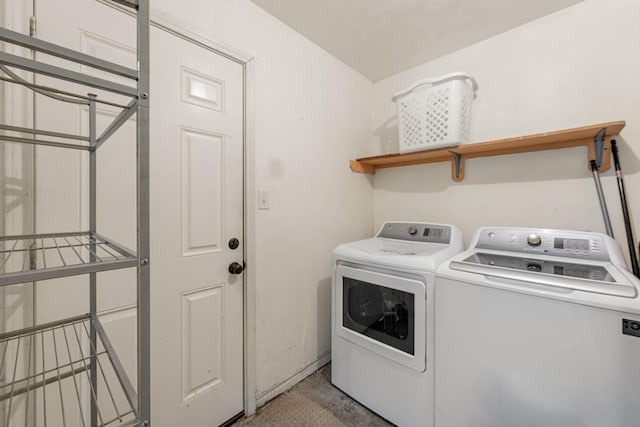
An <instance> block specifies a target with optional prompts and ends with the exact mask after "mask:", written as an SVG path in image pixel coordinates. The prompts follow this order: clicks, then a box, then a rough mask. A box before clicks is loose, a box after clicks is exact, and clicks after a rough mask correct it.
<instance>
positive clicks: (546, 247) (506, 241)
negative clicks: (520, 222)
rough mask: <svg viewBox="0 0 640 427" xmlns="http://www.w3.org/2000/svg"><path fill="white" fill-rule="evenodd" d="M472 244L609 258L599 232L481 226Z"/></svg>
mask: <svg viewBox="0 0 640 427" xmlns="http://www.w3.org/2000/svg"><path fill="white" fill-rule="evenodd" d="M475 237H476V240H475V242H472V246H473V247H475V248H478V249H493V250H498V251H506V252H517V253H530V254H541V255H553V256H560V257H568V258H578V259H591V260H601V261H609V260H610V254H609V252H608V249H607V245H606V244H605V241H604V237H606V236H603V235H602V234H600V233H590V232H586V231H585V232H579V231H564V230H547V229H516V228H513V229H512V228H491V227H485V228H481V229H480V230H478V231H477V232H476V235H475Z"/></svg>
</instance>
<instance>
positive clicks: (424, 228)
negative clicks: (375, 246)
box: [376, 222, 451, 244]
mask: <svg viewBox="0 0 640 427" xmlns="http://www.w3.org/2000/svg"><path fill="white" fill-rule="evenodd" d="M376 237H383V238H386V239H396V240H408V241H411V242H427V243H443V244H449V242H450V240H451V227H449V226H446V225H441V224H427V223H410V222H385V223H384V224H383V225H382V227H381V228H380V231H378V234H377V235H376Z"/></svg>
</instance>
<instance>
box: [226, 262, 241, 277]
mask: <svg viewBox="0 0 640 427" xmlns="http://www.w3.org/2000/svg"><path fill="white" fill-rule="evenodd" d="M242 270H244V267H243V266H242V265H240V264H239V263H237V262H232V263H231V264H230V265H229V273H231V274H240V273H242Z"/></svg>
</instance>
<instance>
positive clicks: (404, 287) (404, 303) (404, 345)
mask: <svg viewBox="0 0 640 427" xmlns="http://www.w3.org/2000/svg"><path fill="white" fill-rule="evenodd" d="M336 285H337V286H336V308H337V310H336V319H335V321H336V323H335V324H336V325H338V330H337V332H338V335H340V336H341V337H343V338H345V339H347V340H349V341H350V342H352V343H354V344H357V345H359V346H361V347H364V348H366V349H367V350H370V351H373V352H375V353H377V354H380V355H381V356H384V357H386V358H388V359H391V360H393V361H395V362H397V363H401V364H403V365H406V366H408V367H410V368H412V369H415V370H417V371H420V372H422V371H424V369H425V366H426V361H425V353H426V351H425V350H426V348H425V337H426V334H425V330H426V323H425V314H426V311H425V284H424V283H423V282H421V281H418V280H413V279H405V278H401V277H397V276H393V275H390V274H383V273H376V272H372V271H368V270H361V269H357V268H351V267H345V266H338V267H337V268H336Z"/></svg>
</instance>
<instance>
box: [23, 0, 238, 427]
mask: <svg viewBox="0 0 640 427" xmlns="http://www.w3.org/2000/svg"><path fill="white" fill-rule="evenodd" d="M36 13H37V22H38V30H37V32H38V37H39V38H41V39H43V40H47V41H52V42H55V43H59V44H61V45H63V46H66V47H70V48H73V49H77V50H80V51H83V52H85V53H89V54H92V55H97V56H100V57H102V58H103V59H107V60H111V61H114V62H117V63H120V64H122V65H125V66H129V67H132V68H135V25H134V20H133V19H132V18H131V17H130V16H128V15H126V14H124V13H122V12H120V11H118V10H116V9H113V8H111V7H108V6H105V5H104V4H101V3H100V2H99V1H97V0H65V1H63V2H57V1H56V2H53V1H49V0H41V1H38V2H37V5H36ZM151 43H152V52H151V57H152V64H151V66H152V71H151V97H150V100H151V137H152V139H151V153H152V154H151V221H152V223H151V233H152V239H151V304H152V306H151V313H152V314H151V316H152V318H151V330H152V336H151V346H152V361H151V369H152V372H151V373H152V384H151V386H152V387H151V389H152V408H151V410H152V421H153V425H155V426H180V425H190V426H213V425H219V424H221V423H223V422H224V421H226V420H227V419H228V418H230V417H232V416H234V415H235V414H237V413H239V412H242V409H243V394H242V393H243V389H242V383H243V372H242V363H243V357H242V355H243V349H242V342H243V335H242V332H243V312H242V307H243V276H242V274H239V275H233V274H230V273H229V272H228V266H229V264H231V263H232V262H238V263H239V264H242V260H243V235H242V232H243V205H242V201H243V180H242V177H243V158H242V153H243V70H242V66H241V65H240V64H237V63H235V62H233V61H231V60H229V59H226V58H223V57H221V56H219V55H217V54H215V53H213V52H211V51H208V50H206V49H204V48H202V47H198V46H196V45H195V44H192V43H190V42H188V41H186V40H184V39H182V38H179V37H177V36H175V35H173V34H170V33H168V32H165V31H163V30H160V29H157V28H153V29H152V38H151ZM77 71H81V72H85V73H92V74H95V75H96V76H100V77H104V76H105V75H104V74H103V73H101V72H99V71H95V70H91V69H88V68H86V67H81V68H80V67H79V68H78V70H77ZM40 83H41V84H51V80H47V79H42V80H40ZM66 89H70V87H67V88H66ZM117 112H118V110H115V109H112V108H111V107H109V106H101V107H99V109H98V134H100V130H101V129H103V128H104V126H106V124H107V123H108V121H109V120H110V119H112V118H113V117H114V115H115V114H117ZM87 114H88V112H87V110H86V108H84V107H82V106H73V105H66V106H62V107H61V106H60V103H59V102H53V101H51V100H49V99H46V98H44V97H38V100H37V102H36V118H37V119H36V121H37V124H38V126H39V127H42V128H45V129H49V130H56V131H61V132H70V133H75V132H80V133H83V134H86V133H87V131H88V129H87V127H86V119H87ZM134 140H135V117H134V118H133V119H132V120H131V121H130V122H129V123H127V124H125V126H124V127H123V128H122V129H121V130H119V131H118V132H117V133H116V134H115V135H114V136H113V137H112V139H111V140H110V141H109V142H108V143H106V144H104V145H103V146H102V147H101V148H100V149H99V152H98V156H97V157H98V232H100V233H101V234H104V235H107V236H109V237H111V238H113V239H114V240H116V241H118V242H119V243H122V244H124V245H125V246H129V247H135V144H133V141H134ZM36 163H37V172H36V204H37V206H36V231H37V232H54V231H72V230H84V229H87V228H88V188H87V171H88V156H87V155H86V153H83V152H75V151H70V150H60V149H57V148H50V147H38V148H37V153H36ZM232 238H237V239H238V241H239V243H240V244H239V247H238V248H237V249H235V250H232V249H230V248H229V246H228V241H229V240H230V239H232ZM87 283H88V280H87V278H86V277H76V278H70V279H64V280H62V279H56V280H48V281H44V282H40V283H38V285H37V287H36V291H35V292H36V297H35V299H36V306H37V308H36V313H35V316H34V317H35V319H36V321H37V322H38V323H42V322H47V321H51V320H55V319H57V318H60V317H66V316H70V315H75V314H79V313H85V312H87V307H88V292H87V289H88V288H87V286H86V285H87ZM62 296H64V299H62V298H61V297H62ZM54 301H55V302H57V303H52V302H54ZM134 304H135V272H134V271H133V269H131V270H122V271H114V272H107V273H101V274H99V276H98V307H99V310H100V312H101V319H102V322H103V324H104V326H105V329H106V330H107V332H108V333H109V334H110V338H111V340H112V343H113V344H114V347H115V348H116V350H117V352H118V355H119V356H120V358H121V359H122V361H123V364H124V365H125V368H126V370H127V371H128V373H129V376H130V378H132V380H133V382H134V383H135V378H136V366H135V361H136V357H135V352H136V345H135V340H136V336H135V330H136V311H135V306H134ZM51 401H53V400H51ZM65 410H66V411H67V412H68V411H69V410H68V409H65ZM76 412H78V413H77V414H71V415H69V416H68V419H76V420H77V425H82V424H81V422H80V419H79V418H80V415H79V412H80V411H76ZM73 417H75V418H73ZM67 422H69V421H67ZM38 425H41V424H38ZM70 425H75V424H70Z"/></svg>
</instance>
